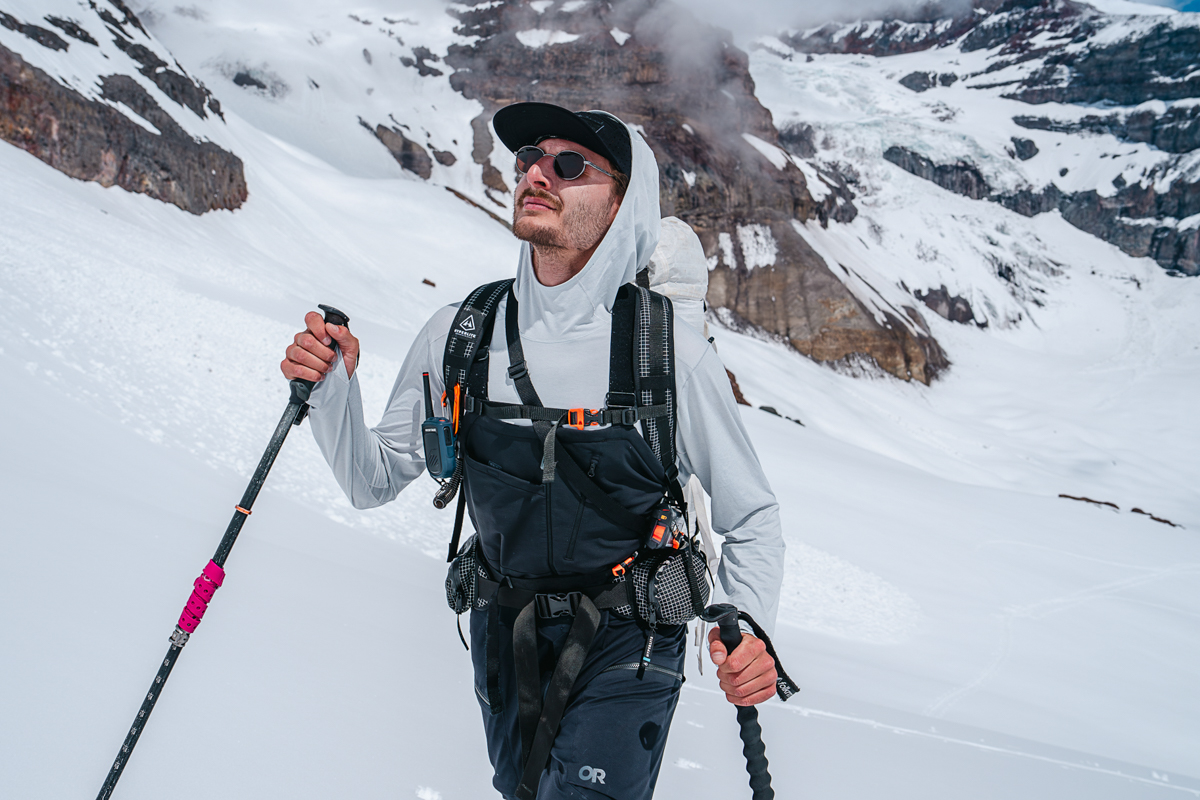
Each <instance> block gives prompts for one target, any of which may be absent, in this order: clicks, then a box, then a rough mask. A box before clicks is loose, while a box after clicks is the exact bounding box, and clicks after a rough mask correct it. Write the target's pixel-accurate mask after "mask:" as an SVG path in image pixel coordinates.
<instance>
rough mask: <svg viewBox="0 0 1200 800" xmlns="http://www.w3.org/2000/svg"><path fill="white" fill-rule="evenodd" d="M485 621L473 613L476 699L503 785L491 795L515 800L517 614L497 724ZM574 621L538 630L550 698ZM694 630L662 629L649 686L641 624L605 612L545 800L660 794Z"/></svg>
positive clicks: (508, 618) (503, 666)
mask: <svg viewBox="0 0 1200 800" xmlns="http://www.w3.org/2000/svg"><path fill="white" fill-rule="evenodd" d="M487 613H488V612H487V611H486V610H475V611H472V612H471V654H472V661H473V663H474V667H475V695H476V699H477V700H478V701H479V704H480V707H481V709H482V711H483V724H484V729H485V733H486V735H487V742H488V757H489V758H490V759H491V762H492V768H493V769H494V770H495V773H496V774H495V777H494V778H493V779H492V785H493V786H495V788H496V790H497V791H498V792H500V794H501V795H503V796H504V798H505V800H512V798H513V797H514V793H515V792H516V788H517V784H518V783H519V781H520V780H521V772H522V769H523V767H524V765H523V764H522V762H521V732H520V728H519V724H518V717H517V702H516V697H517V688H516V680H515V677H514V670H513V657H512V625H513V622H514V620H515V619H516V616H517V610H516V609H510V608H502V609H501V610H500V696H501V697H503V698H505V701H506V702H505V703H504V707H503V708H502V709H500V711H499V712H498V713H495V714H493V713H492V711H491V707H490V706H489V704H488V700H487V697H488V692H487V651H488V646H487V645H488V642H487ZM570 627H571V620H570V619H564V620H539V622H538V657H539V661H540V662H541V672H542V683H543V690H544V689H545V685H546V683H547V682H548V681H549V679H550V673H551V671H552V670H553V668H554V664H555V662H556V661H557V660H558V655H559V652H560V650H561V648H562V644H563V640H564V639H565V638H566V636H567V632H568V630H569V629H570ZM685 640H686V627H685V626H683V625H675V626H670V627H660V628H659V629H658V636H657V637H656V639H655V642H654V652H653V655H652V657H651V666H650V667H649V668H648V669H647V670H646V672H645V675H644V676H643V677H642V679H641V680H639V679H638V678H637V668H638V663H639V662H640V660H641V656H642V649H643V648H644V647H645V644H646V638H645V634H644V633H643V631H642V630H641V629H639V628H638V626H637V625H636V623H634V622H633V621H631V620H623V619H620V618H619V617H616V616H615V615H613V614H611V613H610V612H607V611H602V612H601V619H600V626H599V628H598V629H597V631H596V638H595V639H594V640H593V642H592V647H591V649H590V650H589V652H588V654H587V659H586V661H585V662H584V666H583V670H582V671H581V672H580V674H579V677H578V679H577V680H576V682H575V685H574V687H573V688H572V691H571V697H570V700H569V702H568V705H567V709H566V712H565V713H564V714H563V719H562V723H561V726H560V727H559V731H558V735H557V736H556V737H555V739H554V747H553V749H552V750H551V752H550V762H549V764H548V765H547V769H546V771H545V772H544V773H542V780H541V783H540V784H539V786H538V793H537V800H560V798H587V799H588V800H603V799H604V798H609V799H611V800H649V798H650V797H651V796H652V795H653V794H654V785H655V783H656V781H657V780H658V771H659V767H660V766H661V765H662V757H663V750H664V748H665V746H666V739H667V731H668V730H669V729H670V726H671V717H672V715H673V714H674V712H675V705H676V703H677V702H678V700H679V687H680V685H681V684H682V682H683V661H684V655H685V649H686V648H685V644H686V641H685Z"/></svg>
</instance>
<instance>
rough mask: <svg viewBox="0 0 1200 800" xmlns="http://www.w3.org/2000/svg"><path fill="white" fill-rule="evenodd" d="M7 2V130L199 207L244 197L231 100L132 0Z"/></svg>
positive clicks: (0, 62) (80, 164)
mask: <svg viewBox="0 0 1200 800" xmlns="http://www.w3.org/2000/svg"><path fill="white" fill-rule="evenodd" d="M6 7H7V8H8V9H9V11H11V12H12V13H9V11H6V10H2V9H0V108H3V109H4V111H3V113H0V139H3V140H6V141H8V142H11V143H12V144H14V145H16V146H17V147H20V148H21V149H23V150H26V151H27V152H29V153H31V154H33V155H35V156H37V157H38V158H40V159H41V160H42V161H45V162H46V163H48V164H50V165H51V166H53V167H55V168H56V169H59V170H61V171H63V172H65V173H66V174H68V175H70V176H72V177H74V178H78V179H80V180H89V181H96V182H98V183H100V184H101V185H102V186H113V185H116V186H120V187H121V188H123V189H125V190H127V191H132V192H143V193H145V194H148V195H150V196H151V197H154V198H156V199H159V200H162V201H164V202H168V203H172V204H174V205H177V206H179V207H180V208H182V209H184V210H186V211H190V212H192V213H193V214H202V213H204V212H206V211H210V210H213V209H219V208H223V209H232V208H237V207H238V206H240V205H241V204H242V203H243V202H244V201H245V199H246V180H245V176H244V174H243V169H242V162H241V159H239V158H238V157H237V156H236V155H234V154H232V153H230V152H228V150H227V149H222V147H221V146H220V144H219V143H221V142H224V141H225V140H226V138H227V137H226V135H225V133H224V131H223V126H222V124H221V123H222V121H223V117H222V115H221V105H220V103H219V102H218V100H217V99H216V98H214V97H212V95H211V93H210V92H209V91H208V89H206V88H205V86H204V84H203V83H200V82H197V81H194V80H193V79H192V78H191V76H190V75H188V72H187V70H185V69H184V68H183V67H182V66H180V65H179V62H178V61H175V59H174V58H172V56H171V54H170V53H169V52H167V50H166V48H164V47H163V46H162V45H161V44H160V43H158V42H157V41H156V40H155V39H154V38H153V37H152V36H150V34H149V33H148V32H147V31H146V29H145V27H143V25H142V23H141V21H140V20H139V19H138V18H137V16H136V15H134V14H133V12H132V11H130V10H129V8H128V7H127V6H125V5H124V3H122V2H121V0H113V2H112V3H106V4H104V5H96V4H95V3H90V4H84V3H79V2H72V1H71V0H50V1H49V2H38V3H26V2H15V3H6ZM47 26H49V27H47ZM64 37H65V38H64Z"/></svg>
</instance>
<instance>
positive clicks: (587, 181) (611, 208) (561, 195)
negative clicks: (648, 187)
mask: <svg viewBox="0 0 1200 800" xmlns="http://www.w3.org/2000/svg"><path fill="white" fill-rule="evenodd" d="M538 147H540V148H541V149H542V150H543V151H545V153H546V156H545V157H544V158H542V159H541V160H540V161H538V162H537V163H536V164H534V165H533V166H532V167H530V168H529V171H528V172H526V173H525V174H524V175H523V176H522V177H521V182H520V183H518V184H517V188H516V189H515V190H513V196H514V197H515V198H516V203H515V205H514V208H513V234H514V235H515V236H516V237H517V238H518V239H521V240H523V241H527V242H529V243H530V244H533V245H539V246H542V247H557V248H563V249H567V250H579V251H586V250H590V249H592V248H594V247H595V246H596V245H598V244H599V243H600V240H601V239H603V238H604V234H605V233H607V232H608V227H609V225H611V224H612V221H613V219H614V218H615V217H616V216H617V210H618V209H619V208H620V207H621V201H620V200H619V199H618V198H617V196H616V193H615V192H614V191H613V190H614V185H613V179H612V178H610V177H608V176H607V175H605V174H604V173H602V172H600V171H598V170H596V169H593V168H592V167H590V166H589V167H587V168H585V169H584V171H583V174H582V175H580V176H579V177H578V178H576V179H575V180H573V181H568V180H563V179H562V178H560V177H558V173H557V172H555V171H554V159H553V156H554V155H555V154H557V153H561V152H562V151H563V150H574V151H575V152H577V153H582V154H583V157H584V158H586V159H587V160H588V161H591V162H592V163H593V164H598V165H599V166H600V167H601V168H603V169H605V170H608V171H609V172H613V171H614V170H613V166H612V165H611V164H610V163H609V161H608V159H606V158H604V157H603V156H601V155H599V154H597V153H596V152H595V151H593V150H589V149H587V148H586V147H584V146H583V145H580V144H576V143H575V142H572V141H568V140H566V139H546V140H545V141H543V142H540V143H539V144H538Z"/></svg>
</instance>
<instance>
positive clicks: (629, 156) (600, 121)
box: [492, 103, 633, 175]
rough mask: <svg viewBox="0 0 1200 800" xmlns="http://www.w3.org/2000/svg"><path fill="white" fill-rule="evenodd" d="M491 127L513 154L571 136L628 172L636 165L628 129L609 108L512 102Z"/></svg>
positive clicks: (497, 113)
mask: <svg viewBox="0 0 1200 800" xmlns="http://www.w3.org/2000/svg"><path fill="white" fill-rule="evenodd" d="M492 127H493V128H495V129H496V135H497V136H499V137H500V141H502V142H504V146H505V147H507V148H508V149H509V150H511V151H512V152H514V153H515V152H517V151H518V150H520V149H521V148H522V147H526V146H528V145H536V144H538V143H539V142H541V141H542V140H544V139H568V140H570V141H572V142H578V143H579V144H581V145H583V146H584V147H586V148H588V149H589V150H594V151H595V152H597V153H599V154H600V155H602V156H604V157H605V158H607V159H608V160H609V161H610V162H611V163H612V165H613V166H614V167H616V168H617V169H618V170H620V171H621V172H623V173H625V174H626V175H628V174H629V171H630V169H631V167H632V165H633V146H632V144H630V141H629V129H628V128H626V127H625V123H623V122H621V120H619V119H617V118H616V117H614V116H613V115H612V114H609V113H608V112H606V111H580V112H579V113H575V112H574V111H568V110H567V109H565V108H563V107H562V106H556V105H551V104H550V103H513V104H512V105H510V106H505V107H504V108H502V109H500V110H499V111H497V112H496V116H494V117H492Z"/></svg>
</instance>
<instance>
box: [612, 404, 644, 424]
mask: <svg viewBox="0 0 1200 800" xmlns="http://www.w3.org/2000/svg"><path fill="white" fill-rule="evenodd" d="M610 410H611V411H612V415H613V420H612V424H613V425H630V426H632V425H637V421H638V411H637V409H636V408H614V409H610Z"/></svg>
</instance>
